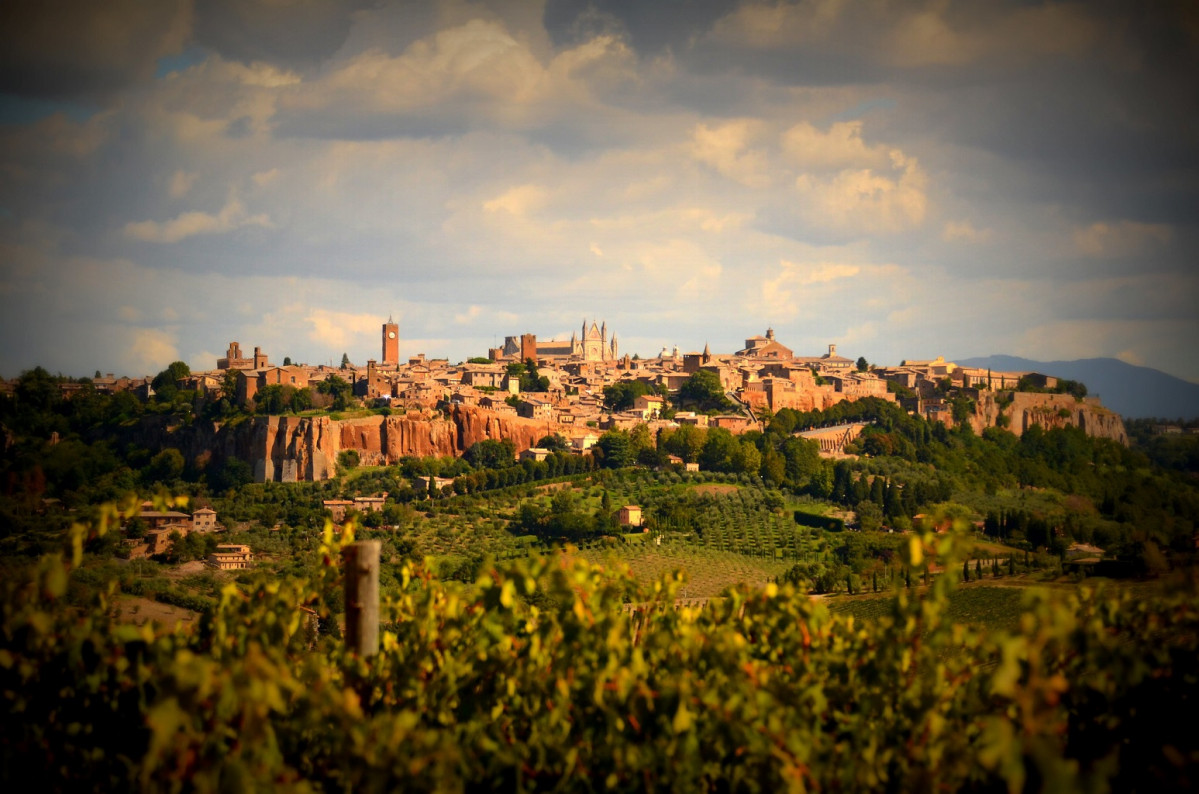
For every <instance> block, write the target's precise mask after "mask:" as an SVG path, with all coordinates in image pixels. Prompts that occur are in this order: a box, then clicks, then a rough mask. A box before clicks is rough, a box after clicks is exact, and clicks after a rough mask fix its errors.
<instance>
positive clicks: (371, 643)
mask: <svg viewBox="0 0 1199 794" xmlns="http://www.w3.org/2000/svg"><path fill="white" fill-rule="evenodd" d="M382 547H383V543H382V541H378V540H360V541H357V542H355V543H351V544H350V545H348V546H346V547H345V548H344V549H342V550H341V556H342V563H343V570H344V572H345V578H346V646H347V647H348V648H349V649H350V650H351V651H353V652H354V653H356V654H358V655H359V656H361V657H363V658H366V657H368V656H374V655H375V654H376V653H378V652H379V554H380V552H381V550H382Z"/></svg>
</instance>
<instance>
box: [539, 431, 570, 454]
mask: <svg viewBox="0 0 1199 794" xmlns="http://www.w3.org/2000/svg"><path fill="white" fill-rule="evenodd" d="M537 446H538V447H540V448H541V449H548V450H549V451H550V452H565V451H566V449H567V448H569V447H570V444H569V443H568V442H567V440H566V439H565V438H563V437H562V434H561V433H554V434H552V435H548V436H542V437H541V440H540V441H538V442H537Z"/></svg>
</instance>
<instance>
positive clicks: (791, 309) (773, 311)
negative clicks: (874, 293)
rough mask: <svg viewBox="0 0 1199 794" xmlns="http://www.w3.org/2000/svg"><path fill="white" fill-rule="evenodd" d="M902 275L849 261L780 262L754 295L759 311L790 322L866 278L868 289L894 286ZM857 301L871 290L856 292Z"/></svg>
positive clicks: (894, 269)
mask: <svg viewBox="0 0 1199 794" xmlns="http://www.w3.org/2000/svg"><path fill="white" fill-rule="evenodd" d="M904 276H905V273H904V272H903V270H902V269H900V268H897V267H895V266H893V265H873V264H855V263H851V262H827V261H823V262H822V261H816V262H793V261H790V260H787V259H783V260H781V261H780V262H779V269H778V271H777V273H776V274H775V275H774V276H772V277H764V278H763V280H762V286H761V290H760V293H759V294H758V295H757V296H755V301H756V306H755V308H757V309H758V310H759V311H760V312H764V313H765V314H766V315H768V316H769V317H772V318H778V319H784V320H785V319H791V318H793V317H797V316H799V313H800V311H801V310H804V309H805V307H809V306H811V305H812V304H814V303H816V302H817V300H818V299H819V300H824V299H827V298H829V297H830V296H832V295H834V294H839V293H842V292H844V290H846V289H848V288H850V285H851V284H852V285H854V288H855V289H856V288H857V286H858V285H859V284H861V283H862V282H863V281H865V280H866V278H868V279H869V281H868V283H869V284H870V285H871V288H876V287H880V286H883V287H886V285H892V286H893V285H894V284H895V283H896V281H897V280H898V279H902V278H903V277H904ZM857 292H858V295H857V301H858V302H861V301H863V300H865V299H866V296H867V295H869V294H870V292H871V289H864V290H857ZM892 297H894V296H892Z"/></svg>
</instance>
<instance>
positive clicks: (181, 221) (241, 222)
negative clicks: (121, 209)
mask: <svg viewBox="0 0 1199 794" xmlns="http://www.w3.org/2000/svg"><path fill="white" fill-rule="evenodd" d="M246 226H261V227H263V228H267V229H269V228H271V219H270V217H269V216H268V215H266V214H265V213H264V214H259V215H250V214H249V213H248V212H247V211H246V207H245V205H244V204H243V203H242V202H241V200H240V199H237V198H233V197H231V198H230V199H229V200H228V202H226V204H225V206H224V207H222V208H221V211H220V212H219V213H217V214H216V215H212V214H210V213H207V212H184V213H182V214H181V215H177V216H175V217H174V218H173V219H171V220H169V221H163V222H161V223H159V222H156V221H138V222H134V223H127V224H125V236H126V237H129V238H131V239H134V240H143V241H145V242H152V243H177V242H179V241H180V240H185V239H187V238H188V237H194V236H196V235H199V234H226V233H228V232H231V231H233V230H235V229H240V228H243V227H246Z"/></svg>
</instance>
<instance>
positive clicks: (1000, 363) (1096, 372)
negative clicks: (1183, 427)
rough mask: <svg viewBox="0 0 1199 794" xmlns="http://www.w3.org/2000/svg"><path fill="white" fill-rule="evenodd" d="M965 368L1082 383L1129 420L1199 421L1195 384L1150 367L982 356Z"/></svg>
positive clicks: (969, 360)
mask: <svg viewBox="0 0 1199 794" xmlns="http://www.w3.org/2000/svg"><path fill="white" fill-rule="evenodd" d="M954 363H956V364H961V365H962V366H964V367H989V368H990V369H993V370H995V371H996V372H1012V371H1016V372H1020V371H1024V370H1032V371H1034V372H1040V373H1042V374H1044V375H1053V376H1055V377H1058V378H1068V379H1070V380H1077V381H1082V382H1083V383H1085V384H1086V385H1087V393H1088V394H1092V395H1097V396H1098V397H1099V398H1100V399H1102V400H1103V404H1104V405H1105V406H1107V407H1108V408H1110V409H1112V410H1113V411H1115V412H1117V413H1119V414H1120V415H1121V416H1125V417H1128V418H1133V419H1141V418H1147V417H1160V418H1162V419H1195V418H1199V384H1196V383H1191V382H1189V381H1185V380H1183V379H1182V378H1176V377H1174V376H1173V375H1168V374H1166V373H1165V372H1162V371H1161V370H1157V369H1151V368H1150V367H1138V366H1134V365H1132V364H1127V363H1125V362H1123V361H1120V360H1119V359H1116V358H1084V359H1079V360H1078V361H1033V360H1031V359H1027V358H1019V357H1017V356H1003V355H994V356H984V357H981V358H963V359H954Z"/></svg>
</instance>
